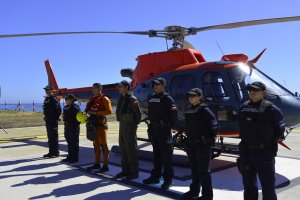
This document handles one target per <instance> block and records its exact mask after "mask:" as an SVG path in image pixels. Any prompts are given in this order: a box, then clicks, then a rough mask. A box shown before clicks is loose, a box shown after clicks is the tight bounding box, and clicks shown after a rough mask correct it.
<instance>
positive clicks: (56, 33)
mask: <svg viewBox="0 0 300 200" xmlns="http://www.w3.org/2000/svg"><path fill="white" fill-rule="evenodd" d="M111 33H113V34H135V35H149V34H150V32H149V31H126V32H119V31H82V32H49V33H25V34H6V35H0V38H15V37H33V36H47V35H74V34H111Z"/></svg>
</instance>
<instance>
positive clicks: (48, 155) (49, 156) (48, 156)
mask: <svg viewBox="0 0 300 200" xmlns="http://www.w3.org/2000/svg"><path fill="white" fill-rule="evenodd" d="M51 156H52V154H50V153H47V154H45V155H43V157H44V158H51Z"/></svg>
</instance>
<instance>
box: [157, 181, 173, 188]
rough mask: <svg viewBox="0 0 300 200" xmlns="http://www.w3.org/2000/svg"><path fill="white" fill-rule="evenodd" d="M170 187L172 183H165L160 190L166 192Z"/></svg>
mask: <svg viewBox="0 0 300 200" xmlns="http://www.w3.org/2000/svg"><path fill="white" fill-rule="evenodd" d="M171 186H172V182H171V181H165V182H164V183H163V184H162V185H161V186H160V188H161V189H162V190H168V189H170V187H171Z"/></svg>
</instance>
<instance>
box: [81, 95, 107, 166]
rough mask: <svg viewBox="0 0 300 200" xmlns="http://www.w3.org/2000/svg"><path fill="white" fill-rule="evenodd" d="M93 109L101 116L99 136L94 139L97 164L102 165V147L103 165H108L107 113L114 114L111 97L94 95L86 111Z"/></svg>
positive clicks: (97, 128) (97, 127)
mask: <svg viewBox="0 0 300 200" xmlns="http://www.w3.org/2000/svg"><path fill="white" fill-rule="evenodd" d="M89 110H92V111H94V112H95V113H96V116H97V117H98V118H99V120H98V121H97V126H96V131H97V138H96V140H94V141H93V145H94V151H95V164H97V165H98V164H99V165H100V157H101V149H102V152H103V165H108V152H109V151H108V146H107V119H106V116H105V115H109V114H112V106H111V101H110V99H109V98H108V97H107V96H106V95H104V94H101V95H98V96H93V97H91V98H90V101H89V102H88V103H87V105H86V109H85V111H86V112H88V111H89Z"/></svg>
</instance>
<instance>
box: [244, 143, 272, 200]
mask: <svg viewBox="0 0 300 200" xmlns="http://www.w3.org/2000/svg"><path fill="white" fill-rule="evenodd" d="M239 159H240V171H241V174H242V177H243V184H244V199H245V200H257V199H258V186H257V178H256V177H257V175H258V178H259V180H260V183H261V186H262V194H263V200H277V196H276V193H275V154H274V151H273V150H272V148H270V147H265V148H261V149H251V148H247V147H243V148H241V147H240V158H239Z"/></svg>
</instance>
